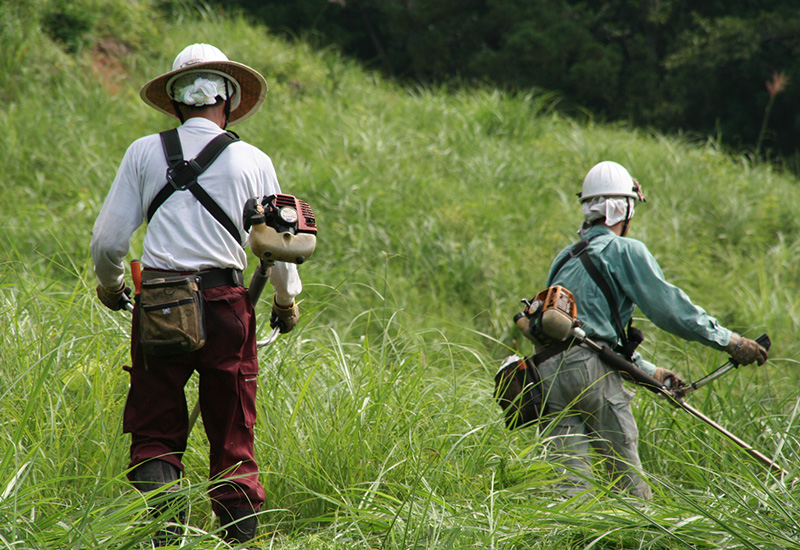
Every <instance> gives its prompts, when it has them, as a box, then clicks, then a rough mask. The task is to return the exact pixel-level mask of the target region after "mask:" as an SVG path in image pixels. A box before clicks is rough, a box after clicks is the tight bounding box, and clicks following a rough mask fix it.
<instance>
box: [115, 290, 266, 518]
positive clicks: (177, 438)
mask: <svg viewBox="0 0 800 550" xmlns="http://www.w3.org/2000/svg"><path fill="white" fill-rule="evenodd" d="M203 297H204V298H205V301H206V303H205V315H206V328H207V339H206V344H205V346H203V347H202V348H201V349H200V350H198V351H195V352H192V353H187V354H182V355H170V356H162V357H156V356H152V355H145V354H144V352H143V351H142V348H141V346H140V345H139V318H138V314H137V312H138V310H137V311H134V314H133V328H132V331H131V358H132V361H133V366H132V367H131V369H130V374H131V385H130V390H129V393H128V400H127V402H126V404H125V414H124V420H123V429H124V431H125V432H126V433H130V434H131V462H130V467H131V468H132V467H134V466H136V465H138V464H141V463H142V462H144V461H146V460H149V459H152V458H159V459H160V460H164V461H166V462H169V463H170V464H172V465H174V466H175V467H177V468H179V469H180V470H181V471H183V464H182V462H181V458H182V456H183V453H184V451H185V450H186V440H187V438H188V428H189V415H188V410H187V407H186V397H185V395H184V391H183V389H184V386H185V384H186V382H187V381H188V380H189V378H190V377H191V376H192V373H193V372H194V371H197V372H198V374H199V380H200V382H199V384H200V385H199V400H200V411H201V413H202V415H203V425H204V426H205V431H206V436H207V437H208V442H209V446H210V460H209V462H210V472H209V476H210V478H211V479H212V480H215V483H214V484H213V486H212V489H211V499H212V508H213V509H214V512H215V513H216V514H217V515H220V513H221V511H222V509H223V508H224V509H228V510H234V509H243V508H245V509H246V508H252V509H254V510H258V509H259V507H260V506H261V505H262V504H263V503H264V488H263V487H262V486H261V483H260V482H259V480H258V466H257V464H256V461H255V456H254V453H253V441H254V437H253V426H254V424H255V420H256V406H255V405H256V389H257V384H258V381H257V378H258V358H257V355H256V353H257V350H256V322H255V315H254V312H253V306H252V304H251V303H250V299H249V298H248V297H247V291H246V290H245V289H244V288H242V287H232V286H221V287H216V288H210V289H206V290H204V291H203Z"/></svg>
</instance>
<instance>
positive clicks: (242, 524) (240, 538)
mask: <svg viewBox="0 0 800 550" xmlns="http://www.w3.org/2000/svg"><path fill="white" fill-rule="evenodd" d="M255 513H256V512H255V510H253V509H252V508H244V509H240V510H223V512H222V515H220V517H219V524H220V525H221V526H222V527H223V529H224V530H225V535H224V539H225V542H228V543H234V544H236V543H242V542H247V541H248V540H250V539H252V538H253V537H255V536H256V528H257V527H258V516H256V515H254V514H255Z"/></svg>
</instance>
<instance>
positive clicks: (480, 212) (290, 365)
mask: <svg viewBox="0 0 800 550" xmlns="http://www.w3.org/2000/svg"><path fill="white" fill-rule="evenodd" d="M62 23H64V25H61V24H62ZM67 23H69V24H67ZM200 40H202V41H206V42H209V43H212V44H215V45H217V46H219V47H220V48H221V49H222V50H223V51H225V52H226V53H227V54H228V55H229V56H230V57H231V58H232V59H235V60H239V61H242V62H245V63H247V64H248V65H250V66H252V67H254V68H256V69H257V70H259V71H260V72H262V73H263V74H264V75H265V77H266V78H267V81H268V83H269V87H270V91H269V94H268V96H267V99H266V102H265V104H264V106H263V107H262V109H261V110H260V111H259V112H258V113H256V115H255V116H253V117H251V118H250V119H248V120H247V121H246V122H245V123H243V124H242V125H240V126H237V127H236V128H235V129H236V131H237V132H239V133H240V135H241V136H242V138H243V139H245V140H247V141H249V142H251V143H253V144H255V145H257V146H258V147H260V148H262V149H263V150H264V151H266V152H267V153H268V154H269V155H270V156H271V157H272V159H273V161H274V163H275V166H276V170H277V173H278V177H279V179H280V181H281V185H282V187H283V189H284V191H286V192H289V193H293V194H296V195H297V196H299V197H301V198H302V199H303V200H306V201H307V202H308V203H309V204H310V205H312V207H313V208H314V211H315V213H316V214H317V221H318V224H319V228H320V233H319V242H318V248H317V251H316V252H315V254H314V256H313V257H312V258H311V259H310V260H309V261H308V262H306V263H305V264H303V266H301V276H302V278H303V282H304V285H305V286H304V290H303V293H302V294H301V299H302V301H301V303H300V307H301V311H302V317H301V321H300V324H299V325H298V327H297V328H296V329H295V330H294V331H292V332H291V333H290V334H288V335H285V336H282V337H281V338H280V339H279V340H278V341H277V342H276V343H275V344H273V345H272V346H271V347H269V348H268V349H266V350H262V352H261V354H260V363H261V371H260V373H259V398H258V405H257V406H258V419H257V425H256V454H257V456H258V459H259V465H260V467H261V468H262V479H263V482H264V486H265V488H266V491H267V502H268V507H267V509H265V510H264V512H263V515H262V518H261V525H262V527H261V528H260V531H259V538H258V540H257V541H256V542H255V544H254V546H256V547H258V548H263V549H267V548H269V549H273V548H274V549H280V550H300V549H302V550H374V549H377V548H381V549H386V550H411V549H413V550H422V549H425V550H456V549H459V550H460V549H467V548H503V549H510V550H522V549H526V550H527V549H533V550H552V549H559V550H585V549H588V548H602V549H608V550H613V549H634V548H635V549H644V548H646V549H651V550H673V549H675V548H691V549H693V550H711V549H715V550H716V549H720V548H721V549H725V550H753V549H755V548H758V549H760V550H762V549H763V550H786V549H793V548H794V549H797V548H800V539H798V536H797V534H798V533H800V523H799V522H798V518H800V499H798V496H800V495H799V494H798V491H800V487H798V486H797V485H793V484H792V483H782V482H780V480H778V479H776V477H775V476H772V475H770V474H769V473H768V472H767V471H766V470H765V468H763V467H762V466H761V465H760V464H759V463H757V462H755V461H754V460H751V459H750V458H749V457H748V456H747V455H746V454H745V453H743V452H741V450H740V449H739V448H738V447H736V446H735V445H733V444H731V443H730V442H728V441H727V440H726V439H725V438H724V437H722V436H721V435H720V434H719V433H717V432H716V431H715V430H712V429H710V428H708V427H707V426H706V425H705V424H702V423H700V422H698V421H696V420H695V419H693V418H692V417H689V416H688V415H685V414H683V413H682V412H681V411H679V410H676V409H674V408H672V407H670V406H669V405H667V404H666V403H665V402H663V400H658V399H655V398H653V397H652V396H651V395H650V394H649V393H645V392H642V391H639V392H637V394H636V398H635V402H634V404H635V414H636V419H637V422H638V424H639V428H640V432H641V445H640V448H641V454H642V459H643V463H644V468H645V470H646V472H647V474H648V475H647V478H648V481H649V483H651V485H652V486H653V489H654V492H655V495H656V496H655V498H654V499H653V501H651V502H649V503H646V504H645V503H642V502H639V501H636V500H633V499H625V498H622V497H621V496H620V495H618V494H617V493H615V492H613V491H612V490H611V488H612V486H613V480H611V479H608V478H607V477H604V476H603V472H602V468H598V483H597V487H596V491H595V495H594V498H587V499H585V500H581V499H575V500H564V499H561V498H559V497H558V495H554V494H553V492H552V491H551V490H550V488H551V487H552V484H553V481H554V479H555V478H556V476H557V473H556V472H555V471H554V468H553V467H552V463H551V461H549V460H548V455H547V452H546V450H545V447H544V446H543V442H544V436H546V435H547V432H546V431H537V430H536V429H530V430H522V431H517V432H509V431H508V430H506V429H505V428H504V425H503V422H502V417H501V415H500V411H499V409H498V407H497V406H496V403H495V402H494V401H493V400H492V397H491V392H492V379H493V375H494V373H495V371H496V368H497V366H498V364H499V362H500V360H501V359H502V358H503V357H505V356H506V355H507V354H508V353H510V352H511V351H512V350H513V349H514V348H515V346H516V347H517V348H518V349H519V351H521V352H523V353H528V352H529V351H530V350H531V346H530V343H528V342H527V341H526V340H524V339H521V338H519V337H518V331H517V330H516V328H515V327H514V325H513V322H512V317H513V315H514V314H515V313H516V312H518V311H519V308H520V303H519V299H520V298H523V297H526V298H527V297H530V296H531V295H532V294H533V293H535V292H536V291H538V290H540V287H541V285H542V284H543V280H544V277H545V273H546V271H547V268H548V266H549V263H550V259H551V258H552V257H553V255H554V254H555V253H556V251H558V250H560V249H561V248H562V247H564V246H565V245H567V244H568V243H571V242H573V241H574V240H575V230H576V229H577V226H578V224H579V221H580V212H579V208H578V205H577V203H576V199H575V193H576V191H577V190H578V188H579V187H580V181H581V179H582V177H583V175H584V174H585V172H586V170H587V168H588V167H589V166H591V165H592V164H594V163H595V162H597V161H599V160H602V159H612V160H617V161H619V162H621V163H623V164H625V165H626V166H627V167H628V168H629V169H630V170H631V172H632V173H633V174H634V175H635V176H636V177H637V178H638V179H639V180H640V181H641V182H642V183H643V185H644V186H645V190H646V192H647V194H648V202H647V203H646V204H644V205H642V207H641V208H638V209H637V213H636V217H635V218H634V222H633V228H632V236H635V237H637V238H640V239H642V240H643V241H644V242H645V243H647V245H648V246H649V247H650V249H651V251H652V252H653V253H654V255H655V256H656V258H657V259H658V261H659V262H660V263H661V265H662V267H663V268H664V271H665V274H666V276H667V278H668V279H670V280H671V281H673V282H675V283H678V284H679V285H680V286H681V287H682V288H683V289H684V290H686V291H687V293H688V294H689V295H690V296H691V297H692V298H693V299H694V300H695V301H696V302H697V303H699V304H701V305H703V306H704V307H706V308H707V309H708V310H709V312H710V313H711V314H713V315H715V316H717V317H718V318H719V319H720V320H721V321H722V322H723V323H724V324H725V325H726V326H729V327H731V328H733V329H736V330H740V331H742V332H743V333H744V334H746V335H748V336H756V335H758V334H760V333H761V332H767V333H769V335H770V336H771V338H772V341H773V348H772V351H771V357H770V361H769V362H768V364H767V365H765V366H763V367H761V368H750V367H746V368H740V369H738V370H736V371H735V372H733V373H731V374H729V375H726V376H725V377H723V378H722V379H720V380H718V381H716V382H715V383H713V384H711V385H709V386H708V387H705V388H702V390H701V391H697V392H695V393H693V394H692V395H691V396H690V397H689V400H690V402H691V404H692V405H694V406H695V407H697V408H698V409H699V410H701V411H702V412H703V413H705V414H707V415H709V416H711V417H713V418H714V419H715V420H716V421H718V422H720V423H721V424H722V425H723V426H725V427H727V428H729V429H730V430H731V431H733V432H734V433H735V434H736V435H738V436H740V437H741V438H743V439H744V440H745V441H747V442H749V443H752V444H753V445H754V447H756V448H757V449H759V450H761V451H763V452H764V453H765V454H767V455H768V456H769V457H770V458H774V459H775V460H776V461H778V462H780V463H781V464H782V465H783V466H784V467H785V468H787V469H788V470H790V472H791V474H792V476H793V477H794V476H796V475H797V472H798V464H800V456H798V452H799V451H798V450H799V449H800V442H799V441H798V432H797V424H798V421H800V420H799V419H800V392H799V391H798V374H797V372H796V365H797V362H798V357H800V342H798V341H797V338H796V335H797V332H798V329H799V328H800V274H798V269H800V268H799V267H798V263H797V261H796V259H797V257H798V254H800V219H798V216H797V212H798V211H800V195H798V193H797V192H796V189H797V182H796V180H795V179H794V178H791V177H789V176H788V175H786V174H782V173H780V172H779V171H777V170H774V169H773V168H772V167H771V166H769V165H765V164H761V163H758V162H753V161H752V160H751V159H749V158H747V157H744V156H729V155H727V154H725V153H723V152H721V151H720V150H719V148H718V147H717V144H716V143H714V142H711V143H703V144H697V143H692V142H689V141H686V140H676V139H673V138H669V137H665V136H664V135H660V134H651V133H644V132H641V131H635V130H634V131H632V130H629V129H627V128H625V127H621V126H607V125H603V124H598V123H597V122H594V121H591V120H587V119H585V118H580V119H575V118H569V117H565V116H564V115H563V114H561V113H559V112H557V111H556V110H555V109H554V103H555V99H554V97H553V96H552V95H550V94H544V93H529V94H508V93H505V92H502V91H497V90H494V89H491V88H488V87H485V88H481V89H478V90H472V91H467V90H463V89H462V90H456V91H449V90H445V89H438V88H434V87H427V88H406V87H402V86H398V85H397V84H396V83H393V82H391V81H387V80H385V79H383V78H381V77H379V76H376V75H375V74H370V73H367V72H365V71H364V70H363V69H362V68H361V67H359V66H357V65H356V64H355V63H354V62H352V61H350V60H349V59H348V58H346V57H343V56H340V55H339V54H338V53H337V52H332V51H330V50H318V49H315V48H312V47H311V46H309V44H308V43H306V42H302V41H286V40H282V39H280V38H279V37H276V36H275V35H274V34H273V33H271V32H269V31H268V30H266V29H265V28H264V27H263V26H257V25H256V26H254V25H252V24H250V22H248V21H247V20H245V19H243V18H241V17H238V16H226V15H221V14H220V12H218V11H217V10H214V9H209V8H207V7H206V6H205V5H195V4H193V3H192V2H161V1H152V2H151V1H148V0H130V1H126V2H118V1H117V0H27V1H26V2H17V1H14V0H0V92H2V94H3V98H4V109H2V110H0V127H2V128H3V132H2V133H0V145H1V146H2V150H3V158H2V160H0V196H1V197H2V199H3V200H2V201H0V442H2V443H0V547H2V548H10V549H18V548H19V549H22V548H25V549H29V548H30V549H36V550H45V549H48V550H49V549H51V548H58V549H62V548H64V549H67V548H68V549H75V550H77V549H86V548H91V549H106V548H108V549H142V548H147V547H148V541H149V540H150V538H151V536H152V534H153V532H154V531H155V530H157V529H158V528H159V527H161V525H160V524H159V523H158V522H152V521H151V520H150V518H148V516H147V515H146V511H145V506H144V502H143V501H142V499H141V498H140V496H139V495H138V494H137V493H136V491H134V490H133V489H132V488H131V486H130V484H129V483H128V482H127V481H126V478H125V470H126V468H127V463H128V456H127V455H128V448H127V447H128V442H129V440H128V436H127V435H125V434H123V433H122V427H121V411H122V407H123V405H124V401H125V396H126V391H127V384H128V378H127V376H128V375H127V374H126V373H125V371H124V370H123V369H122V368H121V367H122V366H123V365H125V364H127V363H128V362H129V355H128V344H127V340H128V335H129V330H130V321H129V317H128V316H127V314H126V313H123V312H111V311H108V310H106V309H105V308H104V307H103V306H102V305H101V304H100V302H99V301H98V300H97V298H96V296H95V294H94V286H95V284H96V281H95V277H94V275H93V273H92V269H91V261H90V258H89V251H88V245H89V240H90V235H91V230H92V224H93V221H94V219H95V217H96V216H97V213H98V212H99V210H100V207H101V204H102V201H103V200H104V197H105V196H106V193H107V190H108V188H109V185H110V182H111V181H112V179H113V177H114V174H115V171H116V169H117V166H118V164H119V162H120V159H121V158H122V156H123V154H124V152H125V150H126V148H127V147H128V145H129V144H130V143H131V142H132V141H133V140H134V139H136V138H138V137H140V136H142V135H146V134H150V133H154V132H157V131H160V130H164V129H166V128H168V127H171V126H172V125H173V124H174V123H173V122H172V121H170V120H168V119H166V118H165V117H164V116H163V115H161V114H159V113H157V112H156V111H155V110H153V109H151V108H148V107H147V106H146V105H145V104H144V103H143V102H142V101H141V99H140V98H139V96H138V91H139V88H140V86H141V85H142V84H143V83H144V82H146V81H147V80H149V79H150V78H153V77H154V76H156V75H159V74H162V73H163V72H165V71H167V70H168V69H169V67H170V64H171V63H172V60H173V59H174V56H175V54H176V53H177V52H178V51H180V50H181V49H182V48H183V47H185V46H186V45H187V44H189V43H192V42H196V41H200ZM141 236H142V233H141V231H139V232H137V233H136V234H135V235H134V239H133V247H132V250H131V253H130V255H129V258H128V259H130V258H133V257H137V256H138V255H139V254H140V252H141ZM252 263H253V262H251V264H252ZM251 269H252V267H251ZM248 275H249V274H248ZM248 278H249V277H248ZM265 302H266V301H263V302H262V303H261V304H259V305H258V306H257V308H256V312H257V316H258V320H259V327H260V330H261V334H262V335H263V336H266V335H267V334H268V333H269V329H268V326H267V323H266V319H265V315H264V314H265V313H266V311H267V309H266V307H268V306H267V304H266V303H265ZM637 318H638V319H637V324H639V325H640V326H641V327H642V328H643V329H644V330H645V333H646V341H645V343H644V344H643V346H642V348H641V349H642V350H643V353H645V354H646V356H647V358H648V359H651V360H652V361H654V362H655V363H656V364H659V365H663V366H666V367H669V368H673V369H675V370H677V371H678V372H679V373H680V374H681V375H682V376H684V377H685V378H687V379H693V380H696V379H698V378H700V377H701V376H703V375H704V374H706V373H707V372H709V371H710V370H712V369H713V368H714V367H716V366H718V365H720V364H721V363H723V362H724V360H725V358H724V357H723V356H722V354H721V353H718V352H716V351H714V350H711V349H709V348H705V347H702V346H700V345H698V344H691V343H687V342H684V341H682V340H679V339H677V338H675V337H673V336H671V335H669V334H667V333H665V332H663V331H660V330H658V329H657V328H656V327H654V326H652V325H651V324H649V323H647V322H646V320H644V319H641V316H640V315H637ZM630 387H631V389H632V390H633V389H634V388H633V386H630ZM195 390H196V381H195V380H192V381H190V383H189V385H188V389H187V400H188V401H189V406H191V405H193V403H194V401H195ZM184 461H185V464H186V466H187V475H186V478H185V479H184V480H183V481H182V483H181V487H180V491H182V492H183V494H185V495H186V496H187V498H188V500H189V502H190V505H191V507H190V509H189V526H190V527H189V528H188V530H187V532H186V537H185V541H184V546H183V548H187V549H200V550H212V549H213V550H222V549H224V548H227V547H226V545H225V544H224V543H223V542H221V540H220V539H219V538H218V536H217V535H218V534H219V531H218V530H217V529H218V524H217V523H216V522H215V520H214V518H213V517H212V514H211V510H210V505H209V502H208V498H207V489H208V481H207V480H206V479H205V475H206V472H207V471H208V459H207V441H206V439H205V436H204V433H203V430H202V419H201V420H200V422H199V423H198V425H197V427H196V428H195V429H194V431H193V432H192V434H191V437H190V438H189V442H188V449H187V452H186V454H185V456H184Z"/></svg>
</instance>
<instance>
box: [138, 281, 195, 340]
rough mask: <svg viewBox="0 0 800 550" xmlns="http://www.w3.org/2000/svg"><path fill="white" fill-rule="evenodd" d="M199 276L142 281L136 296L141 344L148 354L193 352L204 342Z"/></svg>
mask: <svg viewBox="0 0 800 550" xmlns="http://www.w3.org/2000/svg"><path fill="white" fill-rule="evenodd" d="M199 282H200V279H199V277H198V276H195V275H173V276H168V277H155V278H153V277H152V275H151V276H150V277H148V280H143V281H142V292H141V295H140V296H139V307H140V310H139V329H140V333H141V340H140V342H141V345H142V348H143V349H144V352H145V353H147V354H150V355H174V354H178V353H188V352H191V351H196V350H198V349H200V348H202V347H203V345H205V343H206V323H205V315H204V311H203V296H202V293H201V291H200V284H199Z"/></svg>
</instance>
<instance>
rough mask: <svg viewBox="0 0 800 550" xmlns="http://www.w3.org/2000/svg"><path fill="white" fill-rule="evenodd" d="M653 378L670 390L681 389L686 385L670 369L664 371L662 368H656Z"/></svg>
mask: <svg viewBox="0 0 800 550" xmlns="http://www.w3.org/2000/svg"><path fill="white" fill-rule="evenodd" d="M653 378H655V379H656V380H658V381H659V382H660V383H661V384H665V385H666V386H668V387H670V388H680V387H681V386H684V385H685V383H684V381H683V380H681V379H680V377H678V375H677V374H675V373H674V372H672V371H671V370H669V369H662V368H661V367H656V372H655V373H653Z"/></svg>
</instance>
